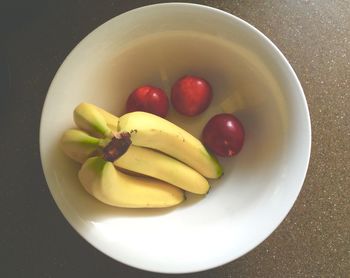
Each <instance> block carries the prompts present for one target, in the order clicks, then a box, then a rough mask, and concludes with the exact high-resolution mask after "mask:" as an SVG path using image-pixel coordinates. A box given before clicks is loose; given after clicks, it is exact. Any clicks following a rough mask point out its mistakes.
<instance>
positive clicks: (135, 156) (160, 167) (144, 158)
mask: <svg viewBox="0 0 350 278" xmlns="http://www.w3.org/2000/svg"><path fill="white" fill-rule="evenodd" d="M109 141H110V139H107V140H106V139H103V138H95V137H92V136H90V135H89V134H87V133H86V132H84V131H82V130H78V129H69V130H67V131H66V132H65V133H64V134H63V136H62V139H61V147H62V149H63V151H64V153H65V154H66V155H68V156H69V157H70V158H72V159H73V160H75V161H77V162H80V163H83V162H84V161H86V160H87V159H88V158H90V157H92V156H94V155H96V154H102V152H103V147H105V146H106V145H107V144H108V142H109ZM150 161H151V163H150ZM114 165H115V166H117V167H119V168H122V169H125V170H129V171H132V172H135V173H140V174H144V175H146V176H150V177H153V178H156V179H159V180H162V181H165V182H167V183H170V184H172V185H175V186H177V187H179V188H182V189H184V190H186V191H188V192H192V193H196V194H205V193H207V192H208V190H209V188H210V186H209V183H208V181H207V180H206V179H205V178H204V177H203V176H202V175H200V174H199V173H198V172H197V171H195V170H193V169H192V168H191V167H189V166H187V165H186V164H184V163H182V162H180V161H178V160H176V159H174V158H172V157H170V156H167V155H164V154H162V153H159V152H157V151H154V150H151V149H147V148H142V147H137V146H133V145H131V146H129V149H128V150H127V151H126V153H124V154H123V155H122V156H121V157H119V158H118V159H117V160H115V161H114ZM179 173H181V174H179Z"/></svg>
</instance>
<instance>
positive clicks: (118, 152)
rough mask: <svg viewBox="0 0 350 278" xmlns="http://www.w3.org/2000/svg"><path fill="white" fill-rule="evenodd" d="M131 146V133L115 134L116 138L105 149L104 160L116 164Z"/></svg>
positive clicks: (103, 151) (103, 152)
mask: <svg viewBox="0 0 350 278" xmlns="http://www.w3.org/2000/svg"><path fill="white" fill-rule="evenodd" d="M130 145H131V139H130V133H129V132H122V133H116V134H114V137H113V138H112V139H111V140H110V142H109V143H108V144H107V145H106V146H105V147H104V148H103V150H102V155H103V159H105V160H107V161H110V162H114V161H115V160H116V159H118V158H119V157H121V156H122V155H123V154H124V153H125V152H126V151H127V150H128V148H129V146H130Z"/></svg>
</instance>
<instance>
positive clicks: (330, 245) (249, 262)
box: [0, 0, 350, 278]
mask: <svg viewBox="0 0 350 278" xmlns="http://www.w3.org/2000/svg"><path fill="white" fill-rule="evenodd" d="M6 2H8V3H7V4H6ZM157 2H162V1H142V0H138V1H136V0H135V1H112V0H105V1H97V0H96V1H91V0H90V1H78V0H76V1H52V4H50V5H49V4H48V3H47V1H41V0H33V1H22V4H20V5H18V6H16V4H13V3H11V1H2V3H5V5H4V6H2V7H1V8H0V25H1V28H0V32H1V33H0V34H1V40H0V50H1V56H0V92H1V102H0V109H1V110H0V111H1V115H0V124H1V127H2V128H1V130H2V131H1V136H0V137H1V142H2V144H0V146H1V153H2V159H1V160H2V163H1V168H0V169H1V170H0V173H1V174H0V184H1V194H0V204H1V205H0V206H1V209H0V214H1V219H2V227H1V229H0V235H1V236H0V258H1V264H0V265H1V266H0V277H167V275H160V274H154V273H148V272H143V271H140V270H136V269H133V268H130V267H127V266H125V265H122V264H120V263H117V262H115V261H113V260H112V259H110V258H108V257H106V256H105V255H103V254H101V253H100V252H99V251H97V250H96V249H94V248H93V247H91V246H90V245H89V244H88V243H86V242H85V241H84V240H83V239H82V238H80V236H79V235H78V234H77V233H76V232H75V231H73V229H72V228H71V227H70V225H69V224H68V223H67V222H66V220H65V219H64V218H63V216H62V215H61V213H60V212H59V210H58V209H57V207H56V205H55V204H54V202H53V200H52V198H51V197H50V195H49V194H50V193H49V191H48V188H47V186H46V182H45V179H44V176H43V174H42V170H41V165H40V158H39V149H38V132H39V121H40V113H41V109H42V105H43V102H44V99H45V96H46V93H47V89H48V86H49V85H50V82H51V80H52V78H53V76H54V74H55V72H56V71H57V69H58V67H59V65H60V63H61V62H62V61H63V60H64V58H65V56H66V55H67V54H68V53H69V52H70V50H71V49H72V48H73V47H74V46H75V45H76V44H77V43H78V42H79V41H80V40H81V39H82V38H83V37H84V36H85V35H87V34H88V33H89V32H90V31H92V30H93V29H94V28H96V27H97V26H98V25H100V24H101V23H103V22H105V21H106V20H108V19H110V18H112V17H114V16H116V15H118V14H120V13H122V12H124V11H127V10H130V9H132V8H135V7H139V6H143V5H147V4H151V3H157ZM193 2H196V3H201V4H207V5H210V6H213V7H217V8H220V9H222V10H224V11H227V12H230V13H232V14H234V15H237V16H239V17H241V18H242V19H244V20H246V21H248V22H249V23H251V24H253V25H254V26H256V27H257V28H258V29H260V30H261V31H262V32H263V33H265V34H266V35H267V36H268V37H269V38H270V39H271V40H272V41H273V42H274V43H275V44H276V45H277V46H278V47H279V48H280V49H281V51H282V52H283V53H284V54H285V56H286V57H287V59H288V60H289V62H290V63H291V65H292V66H293V68H294V69H295V71H296V73H297V75H298V77H299V79H300V81H301V83H302V86H303V88H304V91H305V95H306V98H307V101H308V104H309V109H310V113H311V119H312V130H313V139H312V155H311V161H310V167H309V171H308V174H307V177H306V181H305V183H304V187H303V189H302V192H301V194H300V196H299V198H298V200H297V202H296V204H295V205H294V207H293V209H292V210H291V212H290V213H289V215H288V217H287V218H286V219H285V220H284V222H283V223H282V224H281V225H280V226H279V228H278V229H277V230H276V231H275V232H274V233H273V234H272V235H271V236H270V237H269V238H268V239H267V240H266V241H264V242H263V243H262V244H261V245H260V246H258V247H257V248H256V249H254V250H253V251H251V252H250V253H248V254H247V255H245V256H244V257H242V258H240V259H238V260H236V261H234V262H231V263H229V264H227V265H224V266H222V267H219V268H216V269H213V270H209V271H206V272H202V273H195V274H188V275H180V276H181V277H211V278H214V277H215V278H217V277H225V278H228V277H350V216H349V215H350V201H349V200H350V152H349V146H350V115H349V110H350V1H346V0H343V1H340V0H339V1H337V0H332V1H329V0H318V1H316V0H315V1H312V0H309V1H308V0H303V1H301V0H298V1H294V0H293V1H287V0H285V1H277V0H274V1H273V0H271V1H243V0H242V1H229V0H227V1H224V0H217V1H215V0H213V1H193Z"/></svg>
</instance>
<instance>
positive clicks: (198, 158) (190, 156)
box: [118, 112, 223, 178]
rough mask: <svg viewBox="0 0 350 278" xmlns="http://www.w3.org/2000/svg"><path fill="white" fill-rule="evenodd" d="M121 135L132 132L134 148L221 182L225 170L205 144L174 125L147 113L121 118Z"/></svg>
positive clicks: (119, 126)
mask: <svg viewBox="0 0 350 278" xmlns="http://www.w3.org/2000/svg"><path fill="white" fill-rule="evenodd" d="M118 131H120V132H129V133H130V134H131V141H132V144H134V145H136V146H140V147H147V148H151V149H156V150H159V151H161V152H163V153H165V154H168V155H170V156H172V157H174V158H176V159H178V160H180V161H182V162H184V163H185V164H187V165H189V166H191V167H192V168H193V169H195V170H196V171H198V172H199V173H200V174H202V175H203V176H204V177H207V178H218V177H220V176H221V175H222V174H223V170H222V167H221V166H220V164H219V162H218V161H217V160H216V158H215V157H214V156H212V155H211V154H210V153H208V151H207V150H206V149H205V147H204V146H203V144H202V143H201V142H200V141H199V140H198V139H197V138H195V137H194V136H192V135H191V134H190V133H188V132H187V131H185V130H183V129H182V128H180V127H178V126H176V125H175V124H173V123H171V122H169V121H167V120H165V119H163V118H161V117H158V116H156V115H153V114H150V113H146V112H131V113H127V114H125V115H123V116H121V117H120V118H119V124H118Z"/></svg>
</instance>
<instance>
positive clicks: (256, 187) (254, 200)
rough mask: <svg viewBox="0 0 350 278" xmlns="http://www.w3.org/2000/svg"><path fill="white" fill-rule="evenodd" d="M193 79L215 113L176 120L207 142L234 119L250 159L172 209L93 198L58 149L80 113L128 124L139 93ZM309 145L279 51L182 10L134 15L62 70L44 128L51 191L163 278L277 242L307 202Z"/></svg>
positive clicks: (119, 20) (108, 249) (245, 29)
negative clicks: (303, 193) (129, 104)
mask: <svg viewBox="0 0 350 278" xmlns="http://www.w3.org/2000/svg"><path fill="white" fill-rule="evenodd" d="M188 73H191V74H196V75H199V76H202V77H204V78H205V79H207V80H208V81H209V82H210V83H211V84H212V86H213V89H214V98H213V102H212V105H211V107H210V109H208V110H207V111H206V112H205V113H204V114H202V115H201V116H198V117H195V118H185V117H181V116H180V115H178V114H176V112H174V110H171V113H170V116H169V119H170V120H172V121H174V122H175V123H177V124H179V125H180V126H182V127H184V128H185V129H187V130H189V131H190V132H192V133H193V134H195V135H196V136H198V135H199V134H200V131H201V129H202V128H203V126H204V124H205V122H206V121H207V120H208V119H209V118H210V117H211V116H212V115H214V114H215V113H220V112H233V113H235V115H237V116H238V117H239V118H240V119H241V121H242V122H243V125H244V127H245V130H246V141H245V145H244V147H243V150H242V152H241V153H240V154H239V155H237V156H236V157H233V158H229V159H221V162H222V164H223V165H224V170H225V175H224V176H223V177H222V178H221V179H220V180H219V181H216V182H212V185H213V188H212V190H211V191H210V193H209V194H208V195H207V196H205V197H204V198H201V197H196V196H194V195H189V197H188V200H187V201H186V202H185V203H183V204H182V205H180V206H178V207H176V208H173V209H148V210H142V209H119V208H114V207H109V206H107V205H104V204H102V203H99V202H98V201H96V200H95V199H94V198H92V197H91V196H89V195H88V194H87V193H86V192H85V191H84V190H83V188H82V187H81V186H80V184H79V181H78V178H77V171H78V169H79V165H77V164H75V163H74V162H72V161H70V160H69V159H68V158H67V157H65V156H64V155H63V153H62V152H61V151H60V149H59V146H58V141H59V138H60V136H61V134H62V133H63V131H64V130H65V129H67V128H69V127H71V126H73V120H72V111H73V109H74V107H75V106H76V105H77V104H79V103H80V102H82V101H86V102H91V103H94V104H96V105H99V106H101V107H103V108H105V109H107V110H109V111H111V112H113V113H115V114H117V115H121V114H122V113H123V112H124V110H123V109H124V106H125V101H126V98H127V96H128V94H129V93H130V92H131V91H132V90H133V89H135V88H136V87H137V86H139V85H142V84H153V85H155V86H159V87H162V88H164V89H165V90H166V91H167V92H169V90H170V87H171V84H172V83H173V82H174V81H175V80H176V79H177V78H179V77H181V76H182V75H184V74H188ZM310 147H311V128H310V119H309V113H308V108H307V103H306V100H305V97H304V94H303V90H302V87H301V86H300V83H299V81H298V78H297V76H296V75H295V73H294V71H293V70H292V68H291V66H290V65H289V63H288V62H287V60H286V59H285V57H284V56H283V55H282V53H281V52H280V51H279V50H278V49H277V47H276V46H275V45H274V44H273V43H272V42H271V41H270V40H269V39H268V38H267V37H265V36H264V35H263V34H262V33H260V32H259V31H258V30H257V29H255V28H254V27H252V26H251V25H249V24H247V23H246V22H244V21H243V20H241V19H239V18H237V17H235V16H232V15H230V14H228V13H225V12H223V11H220V10H217V9H214V8H210V7H206V6H200V5H194V4H183V3H177V4H175V3H172V4H159V5H152V6H147V7H143V8H139V9H136V10H133V11H130V12H127V13H125V14H122V15H120V16H117V17H115V18H113V19H111V20H110V21H108V22H107V23H105V24H103V25H102V26H100V27H99V28H97V29H96V30H95V31H93V32H92V33H91V34H90V35H88V36H87V37H86V38H85V39H84V40H83V41H82V42H81V43H79V45H78V46H77V47H76V48H75V49H74V50H73V51H72V52H71V54H70V55H69V56H68V57H67V58H66V60H65V61H64V63H63V64H62V66H61V67H60V69H59V71H58V72H57V74H56V76H55V78H54V80H53V82H52V84H51V86H50V89H49V92H48V95H47V98H46V101H45V105H44V108H43V113H42V119H41V129H40V152H41V158H42V164H43V168H44V172H45V176H46V180H47V183H48V185H49V188H50V191H51V193H52V195H53V197H54V199H55V201H56V203H57V205H58V207H59V208H60V210H61V211H62V213H63V215H64V216H65V217H66V218H67V220H68V221H69V223H70V224H71V225H72V226H73V227H74V228H75V230H76V231H77V232H78V233H79V234H80V235H81V236H82V237H84V238H85V239H86V240H87V241H88V242H89V243H91V244H92V245H93V246H95V247H96V248H97V249H99V250H100V251H101V252H103V253H105V254H106V255H108V256H110V257H112V258H114V259H115V260H118V261H120V262H123V263H125V264H128V265H131V266H134V267H137V268H140V269H144V270H149V271H155V272H164V273H187V272H195V271H201V270H206V269H210V268H213V267H216V266H219V265H222V264H225V263H227V262H230V261H232V260H235V259H237V258H238V257H240V256H242V255H243V254H245V253H247V252H248V251H250V250H252V249H253V248H254V247H256V246H257V245H258V244H260V243H261V242H262V241H263V240H264V239H266V238H267V237H268V236H269V235H270V234H271V233H272V232H273V231H274V230H275V229H276V227H277V226H278V225H279V224H280V223H281V222H282V220H283V219H284V218H285V216H286V215H287V213H288V212H289V210H290V209H291V207H292V206H293V203H294V202H295V200H296V198H297V196H298V194H299V191H300V189H301V187H302V184H303V181H304V178H305V174H306V170H307V166H308V161H309V156H310Z"/></svg>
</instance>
